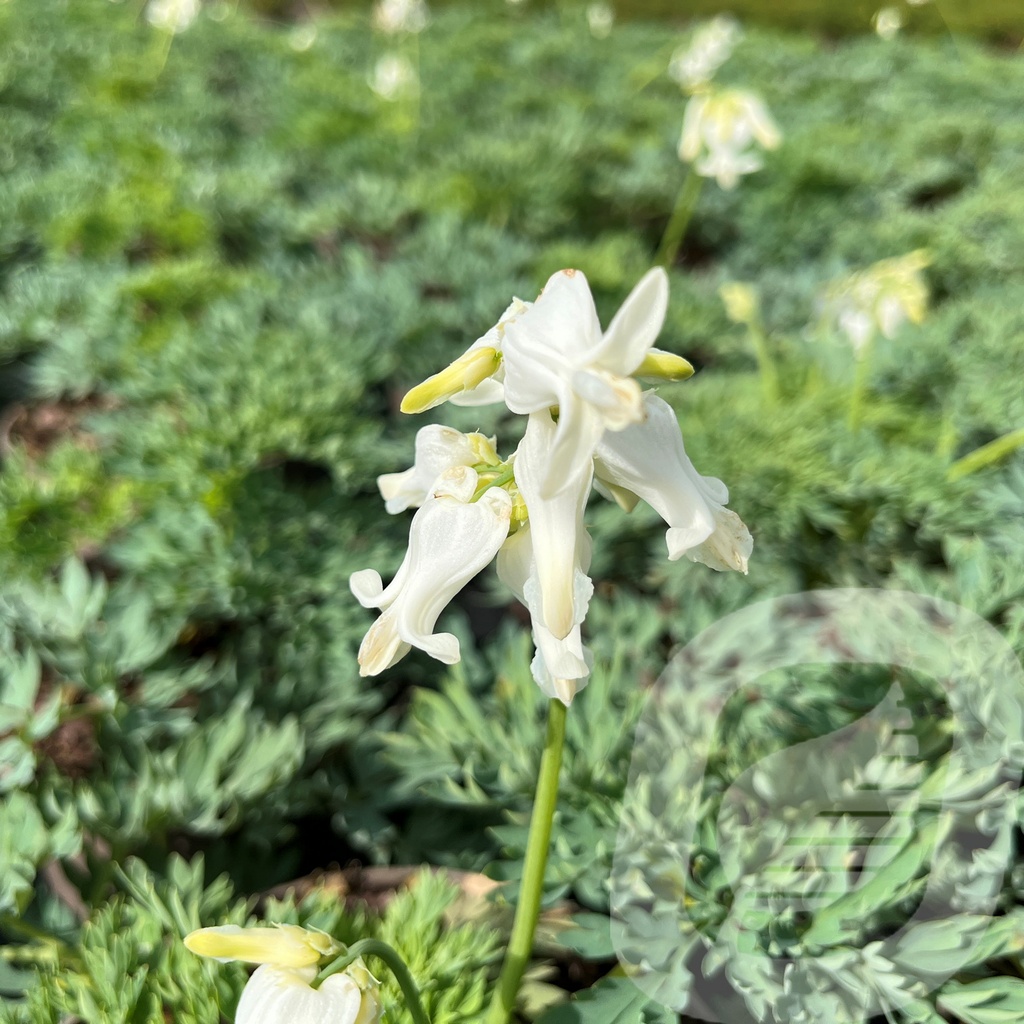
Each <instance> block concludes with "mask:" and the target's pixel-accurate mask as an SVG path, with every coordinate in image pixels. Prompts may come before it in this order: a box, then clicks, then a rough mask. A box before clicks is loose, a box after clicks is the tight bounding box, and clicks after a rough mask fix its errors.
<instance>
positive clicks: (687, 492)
mask: <svg viewBox="0 0 1024 1024" xmlns="http://www.w3.org/2000/svg"><path fill="white" fill-rule="evenodd" d="M644 410H645V412H646V413H647V417H646V419H645V420H644V422H643V423H639V424H637V425H635V426H631V427H627V428H626V429H625V430H622V431H619V432H618V433H609V434H606V435H605V436H604V438H603V439H602V441H601V443H600V444H599V445H598V447H597V451H596V452H595V469H596V474H597V478H598V480H599V481H600V482H601V483H604V484H608V485H612V486H613V487H615V488H617V489H619V490H620V492H621V491H625V492H627V494H634V495H636V496H638V497H640V498H642V499H643V500H644V501H646V502H647V504H648V505H650V506H651V507H652V508H653V509H654V510H655V511H656V512H657V513H658V514H659V515H660V516H661V518H662V519H664V520H665V522H666V523H668V526H669V529H668V532H667V533H666V535H665V539H666V541H667V543H668V557H669V559H670V560H673V561H674V560H675V559H677V558H680V557H681V556H682V555H684V554H685V555H686V557H687V558H689V559H690V560H691V561H694V562H703V563H704V564H705V565H707V566H710V567H711V568H712V569H718V570H726V569H737V570H739V571H740V572H743V573H745V572H746V571H747V560H748V559H749V558H750V553H751V550H752V549H753V543H754V542H753V540H752V539H751V536H750V532H749V531H748V530H747V528H746V526H744V525H743V522H742V521H741V520H740V517H739V516H738V515H736V513H735V512H733V511H731V510H730V509H727V508H725V505H726V503H727V502H728V500H729V491H728V488H726V486H725V484H723V483H722V481H721V480H717V479H715V478H714V477H710V476H701V475H700V474H699V473H698V472H697V470H696V469H694V467H693V463H692V462H690V460H689V458H688V457H687V455H686V450H685V448H684V447H683V438H682V434H681V433H680V431H679V423H678V421H677V420H676V415H675V413H674V412H673V411H672V407H671V406H670V405H669V404H668V403H667V402H665V401H664V400H663V399H661V398H658V397H657V395H655V394H654V393H653V392H650V391H649V392H647V393H646V394H645V395H644Z"/></svg>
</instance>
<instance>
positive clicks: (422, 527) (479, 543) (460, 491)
mask: <svg viewBox="0 0 1024 1024" xmlns="http://www.w3.org/2000/svg"><path fill="white" fill-rule="evenodd" d="M449 478H454V481H455V482H453V483H452V482H450V483H449V484H448V486H447V487H446V488H438V491H437V492H436V496H433V497H430V498H428V499H427V500H426V501H425V502H424V503H423V505H422V506H421V507H420V509H419V511H417V513H416V515H415V516H414V517H413V521H412V525H411V527H410V531H409V549H408V551H407V552H406V556H405V560H404V561H403V562H402V566H401V568H400V569H399V570H398V574H397V575H396V577H395V580H393V581H392V583H391V585H390V586H389V587H387V588H386V589H385V590H384V591H383V592H382V594H381V595H380V596H379V597H378V602H379V606H380V607H383V608H384V609H385V610H384V614H383V615H381V616H380V618H378V619H377V621H376V622H375V623H374V624H373V625H372V626H371V627H370V629H369V631H368V632H367V634H366V636H365V637H364V638H363V642H362V644H361V645H360V648H359V665H360V674H361V675H364V676H374V675H378V674H379V673H380V672H383V671H384V670H385V669H387V668H390V667H391V666H392V665H393V664H395V662H397V661H398V660H399V659H401V658H402V657H404V655H405V654H407V653H408V651H409V648H410V646H411V647H417V648H419V649H420V650H423V651H426V652H427V653H428V654H429V655H430V656H431V657H434V658H437V659H438V660H439V661H442V662H444V663H445V664H453V663H454V662H456V661H458V660H459V656H460V651H459V642H458V640H457V639H456V638H455V637H454V636H452V635H451V634H450V633H439V634H435V633H434V632H433V629H434V624H435V623H436V622H437V619H438V617H439V616H440V614H441V612H442V611H443V610H444V608H445V606H446V605H447V604H448V602H449V601H450V600H451V599H452V598H453V597H454V596H455V595H456V594H457V593H458V592H459V591H460V590H461V589H462V587H463V586H465V584H466V583H468V582H469V581H470V580H471V579H472V578H473V577H474V576H475V575H476V574H477V573H478V572H480V570H481V569H483V568H484V566H486V565H487V564H488V563H489V562H490V561H491V559H492V558H494V556H495V554H497V552H498V549H499V548H500V547H501V545H502V542H503V541H504V540H505V538H506V536H507V535H508V529H509V521H510V518H511V515H512V499H511V498H510V497H509V495H508V492H507V491H504V490H502V489H501V488H491V489H490V490H488V491H486V492H485V493H484V494H483V496H482V497H481V498H480V499H479V501H476V502H472V503H468V502H467V498H468V497H470V496H471V495H472V493H473V491H472V487H469V486H468V481H470V480H473V481H475V479H476V474H475V473H474V472H473V470H471V469H469V468H468V467H456V469H454V470H450V471H449V473H448V474H445V477H444V478H443V479H449ZM463 480H464V481H466V482H465V483H459V481H463ZM474 486H475V485H474ZM453 491H455V492H456V493H457V495H458V496H452V493H451V492H453ZM356 576H357V580H356V584H355V585H354V586H353V591H354V592H356V594H357V596H359V595H360V593H363V594H365V593H366V591H367V589H368V588H367V586H366V583H365V578H364V577H361V576H360V574H356ZM350 585H352V584H351V583H350ZM384 602H387V603H384Z"/></svg>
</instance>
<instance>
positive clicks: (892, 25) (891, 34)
mask: <svg viewBox="0 0 1024 1024" xmlns="http://www.w3.org/2000/svg"><path fill="white" fill-rule="evenodd" d="M872 24H873V25H874V26H875V31H876V32H877V33H878V35H879V36H881V38H882V39H885V40H889V39H895V38H896V36H897V35H899V31H900V29H901V28H903V14H902V12H901V11H900V9H899V8H898V7H883V8H882V9H881V10H879V11H878V12H877V13H876V14H875V16H874V18H873V19H872Z"/></svg>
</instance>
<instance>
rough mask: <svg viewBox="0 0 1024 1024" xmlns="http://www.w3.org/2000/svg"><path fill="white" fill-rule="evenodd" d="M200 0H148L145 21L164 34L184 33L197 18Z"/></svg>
mask: <svg viewBox="0 0 1024 1024" xmlns="http://www.w3.org/2000/svg"><path fill="white" fill-rule="evenodd" d="M201 6H202V5H201V3H200V0H149V3H148V4H146V21H148V22H149V23H150V25H152V26H153V27H154V28H158V29H161V30H163V31H164V32H173V33H178V32H184V31H185V29H187V28H188V27H189V25H191V24H192V22H193V21H195V20H196V18H197V17H198V16H199V9H200V7H201Z"/></svg>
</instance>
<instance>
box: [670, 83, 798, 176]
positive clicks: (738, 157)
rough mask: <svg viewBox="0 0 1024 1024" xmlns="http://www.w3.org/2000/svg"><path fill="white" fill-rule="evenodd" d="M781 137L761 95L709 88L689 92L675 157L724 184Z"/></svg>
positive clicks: (757, 164) (752, 167)
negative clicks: (760, 148) (698, 91)
mask: <svg viewBox="0 0 1024 1024" xmlns="http://www.w3.org/2000/svg"><path fill="white" fill-rule="evenodd" d="M781 141H782V135H781V133H780V132H779V129H778V126H777V125H776V124H775V122H774V121H773V120H772V116H771V114H769V113H768V108H767V107H766V106H765V104H764V101H763V100H762V99H761V98H760V97H759V96H757V95H755V94H754V93H752V92H748V91H746V90H743V89H727V90H722V91H712V92H707V93H702V94H700V95H698V96H694V97H692V98H691V99H690V101H689V102H688V103H687V105H686V111H685V113H684V115H683V132H682V136H681V137H680V139H679V159H680V160H683V161H685V162H686V163H691V164H693V168H694V170H695V171H696V172H697V173H698V174H700V175H702V176H704V177H708V178H714V179H715V180H716V181H717V182H718V184H719V185H720V186H721V187H722V188H724V189H733V188H735V187H736V184H737V182H738V181H739V179H740V177H741V176H742V175H744V174H752V173H753V172H755V171H759V170H760V169H761V168H762V167H763V166H764V161H763V159H762V157H761V154H760V152H758V150H757V149H756V148H754V144H755V143H757V145H759V146H761V147H762V148H763V149H777V148H778V146H779V144H780V143H781Z"/></svg>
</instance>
